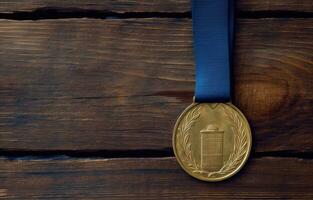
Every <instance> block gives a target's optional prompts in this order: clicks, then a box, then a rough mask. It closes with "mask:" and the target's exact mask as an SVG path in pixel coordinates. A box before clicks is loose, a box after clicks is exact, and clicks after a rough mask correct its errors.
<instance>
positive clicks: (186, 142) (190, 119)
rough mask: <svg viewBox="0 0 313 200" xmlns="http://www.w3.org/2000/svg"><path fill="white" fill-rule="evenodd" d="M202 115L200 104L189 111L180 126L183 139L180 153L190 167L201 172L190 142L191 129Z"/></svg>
mask: <svg viewBox="0 0 313 200" xmlns="http://www.w3.org/2000/svg"><path fill="white" fill-rule="evenodd" d="M199 117H200V106H199V107H196V108H194V109H193V110H192V111H191V112H189V113H188V114H187V115H186V117H185V119H184V120H183V122H182V124H181V126H180V127H179V128H178V135H177V137H178V139H179V140H180V141H181V143H180V145H181V146H182V148H181V151H180V153H181V154H184V155H185V156H184V158H185V160H184V161H185V162H186V163H187V165H188V167H189V168H190V169H191V170H192V171H193V172H194V173H197V172H200V171H201V170H200V167H199V165H198V164H197V163H196V162H195V160H194V157H193V155H192V151H191V142H190V132H189V131H190V129H191V128H192V127H193V126H194V124H195V122H196V120H197V119H198V118H199Z"/></svg>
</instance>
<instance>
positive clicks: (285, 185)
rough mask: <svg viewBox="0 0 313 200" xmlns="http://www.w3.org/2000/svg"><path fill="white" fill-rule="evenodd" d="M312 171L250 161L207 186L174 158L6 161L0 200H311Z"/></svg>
mask: <svg viewBox="0 0 313 200" xmlns="http://www.w3.org/2000/svg"><path fill="white" fill-rule="evenodd" d="M312 167H313V161H312V160H300V159H296V158H262V159H254V160H252V161H251V162H249V164H248V165H247V167H245V168H244V169H243V171H241V173H240V174H239V175H237V176H236V177H234V178H233V179H231V180H230V181H226V182H221V183H205V182H199V181H197V180H195V179H193V178H191V177H190V176H188V175H186V174H185V173H184V172H182V170H181V169H180V168H179V166H178V165H177V163H176V161H175V159H173V158H154V159H149V158H145V159H136V158H133V159H108V160H65V161H54V160H47V161H44V160H42V161H32V160H29V161H7V160H4V161H0V177H5V178H2V181H1V183H0V199H1V197H3V198H4V199H109V200H115V199H127V200H128V199H134V200H135V199H136V200H137V199H149V200H159V199H184V200H192V199H197V200H200V199H203V200H204V199H251V198H252V199H297V200H299V199H312V198H313V192H312V191H313V184H312V179H313V173H312ZM299 169H301V170H299ZM30 191H31V192H30Z"/></svg>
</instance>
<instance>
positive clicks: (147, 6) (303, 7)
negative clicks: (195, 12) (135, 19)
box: [0, 0, 313, 13]
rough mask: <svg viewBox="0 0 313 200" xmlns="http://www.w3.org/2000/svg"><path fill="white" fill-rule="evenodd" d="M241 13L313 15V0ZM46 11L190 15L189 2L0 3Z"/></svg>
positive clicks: (261, 5)
mask: <svg viewBox="0 0 313 200" xmlns="http://www.w3.org/2000/svg"><path fill="white" fill-rule="evenodd" d="M237 5H238V9H239V10H240V11H297V12H313V3H312V1H311V0H272V1H258V0H239V1H237ZM46 8H58V9H66V10H68V11H69V10H72V9H73V10H77V9H84V10H101V11H113V12H120V13H123V12H189V11H190V1H189V0H170V1H162V0H154V1H150V0H127V1H126V0H107V1H101V0H85V1H75V0H67V1H62V0H31V1H30V0H7V1H1V2H0V12H2V13H12V12H16V11H24V12H25V11H26V12H30V11H34V10H40V9H46Z"/></svg>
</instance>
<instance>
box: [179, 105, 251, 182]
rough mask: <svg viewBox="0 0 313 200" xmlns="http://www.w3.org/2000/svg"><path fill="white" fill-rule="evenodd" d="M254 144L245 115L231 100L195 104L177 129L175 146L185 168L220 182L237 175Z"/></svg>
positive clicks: (183, 115) (195, 174)
mask: <svg viewBox="0 0 313 200" xmlns="http://www.w3.org/2000/svg"><path fill="white" fill-rule="evenodd" d="M251 145H252V136H251V130H250V127H249V124H248V121H247V120H246V118H245V117H244V115H243V114H242V113H241V112H240V111H239V109H237V108H236V107H235V106H233V105H232V104H230V103H227V104H225V103H193V104H192V105H190V106H189V107H188V108H187V109H186V110H185V111H184V112H183V113H182V114H181V116H180V117H179V119H178V120H177V122H176V125H175V128H174V135H173V148H174V153H175V156H176V158H177V160H178V162H179V164H180V165H181V166H182V168H183V169H184V170H185V171H186V172H187V173H188V174H190V175H191V176H193V177H195V178H197V179H200V180H203V181H212V182H214V181H221V180H225V179H227V178H229V177H231V176H233V175H234V174H236V173H237V172H238V171H239V170H240V169H241V168H242V167H243V165H244V164H245V162H246V161H247V159H248V157H249V154H250V151H251Z"/></svg>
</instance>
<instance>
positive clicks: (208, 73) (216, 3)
mask: <svg viewBox="0 0 313 200" xmlns="http://www.w3.org/2000/svg"><path fill="white" fill-rule="evenodd" d="M192 19H193V34H194V52H195V60H196V92H195V101H196V102H228V101H230V97H231V94H230V93H231V89H230V65H231V60H232V48H233V35H234V34H233V32H234V31H233V30H234V2H233V0H192Z"/></svg>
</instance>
